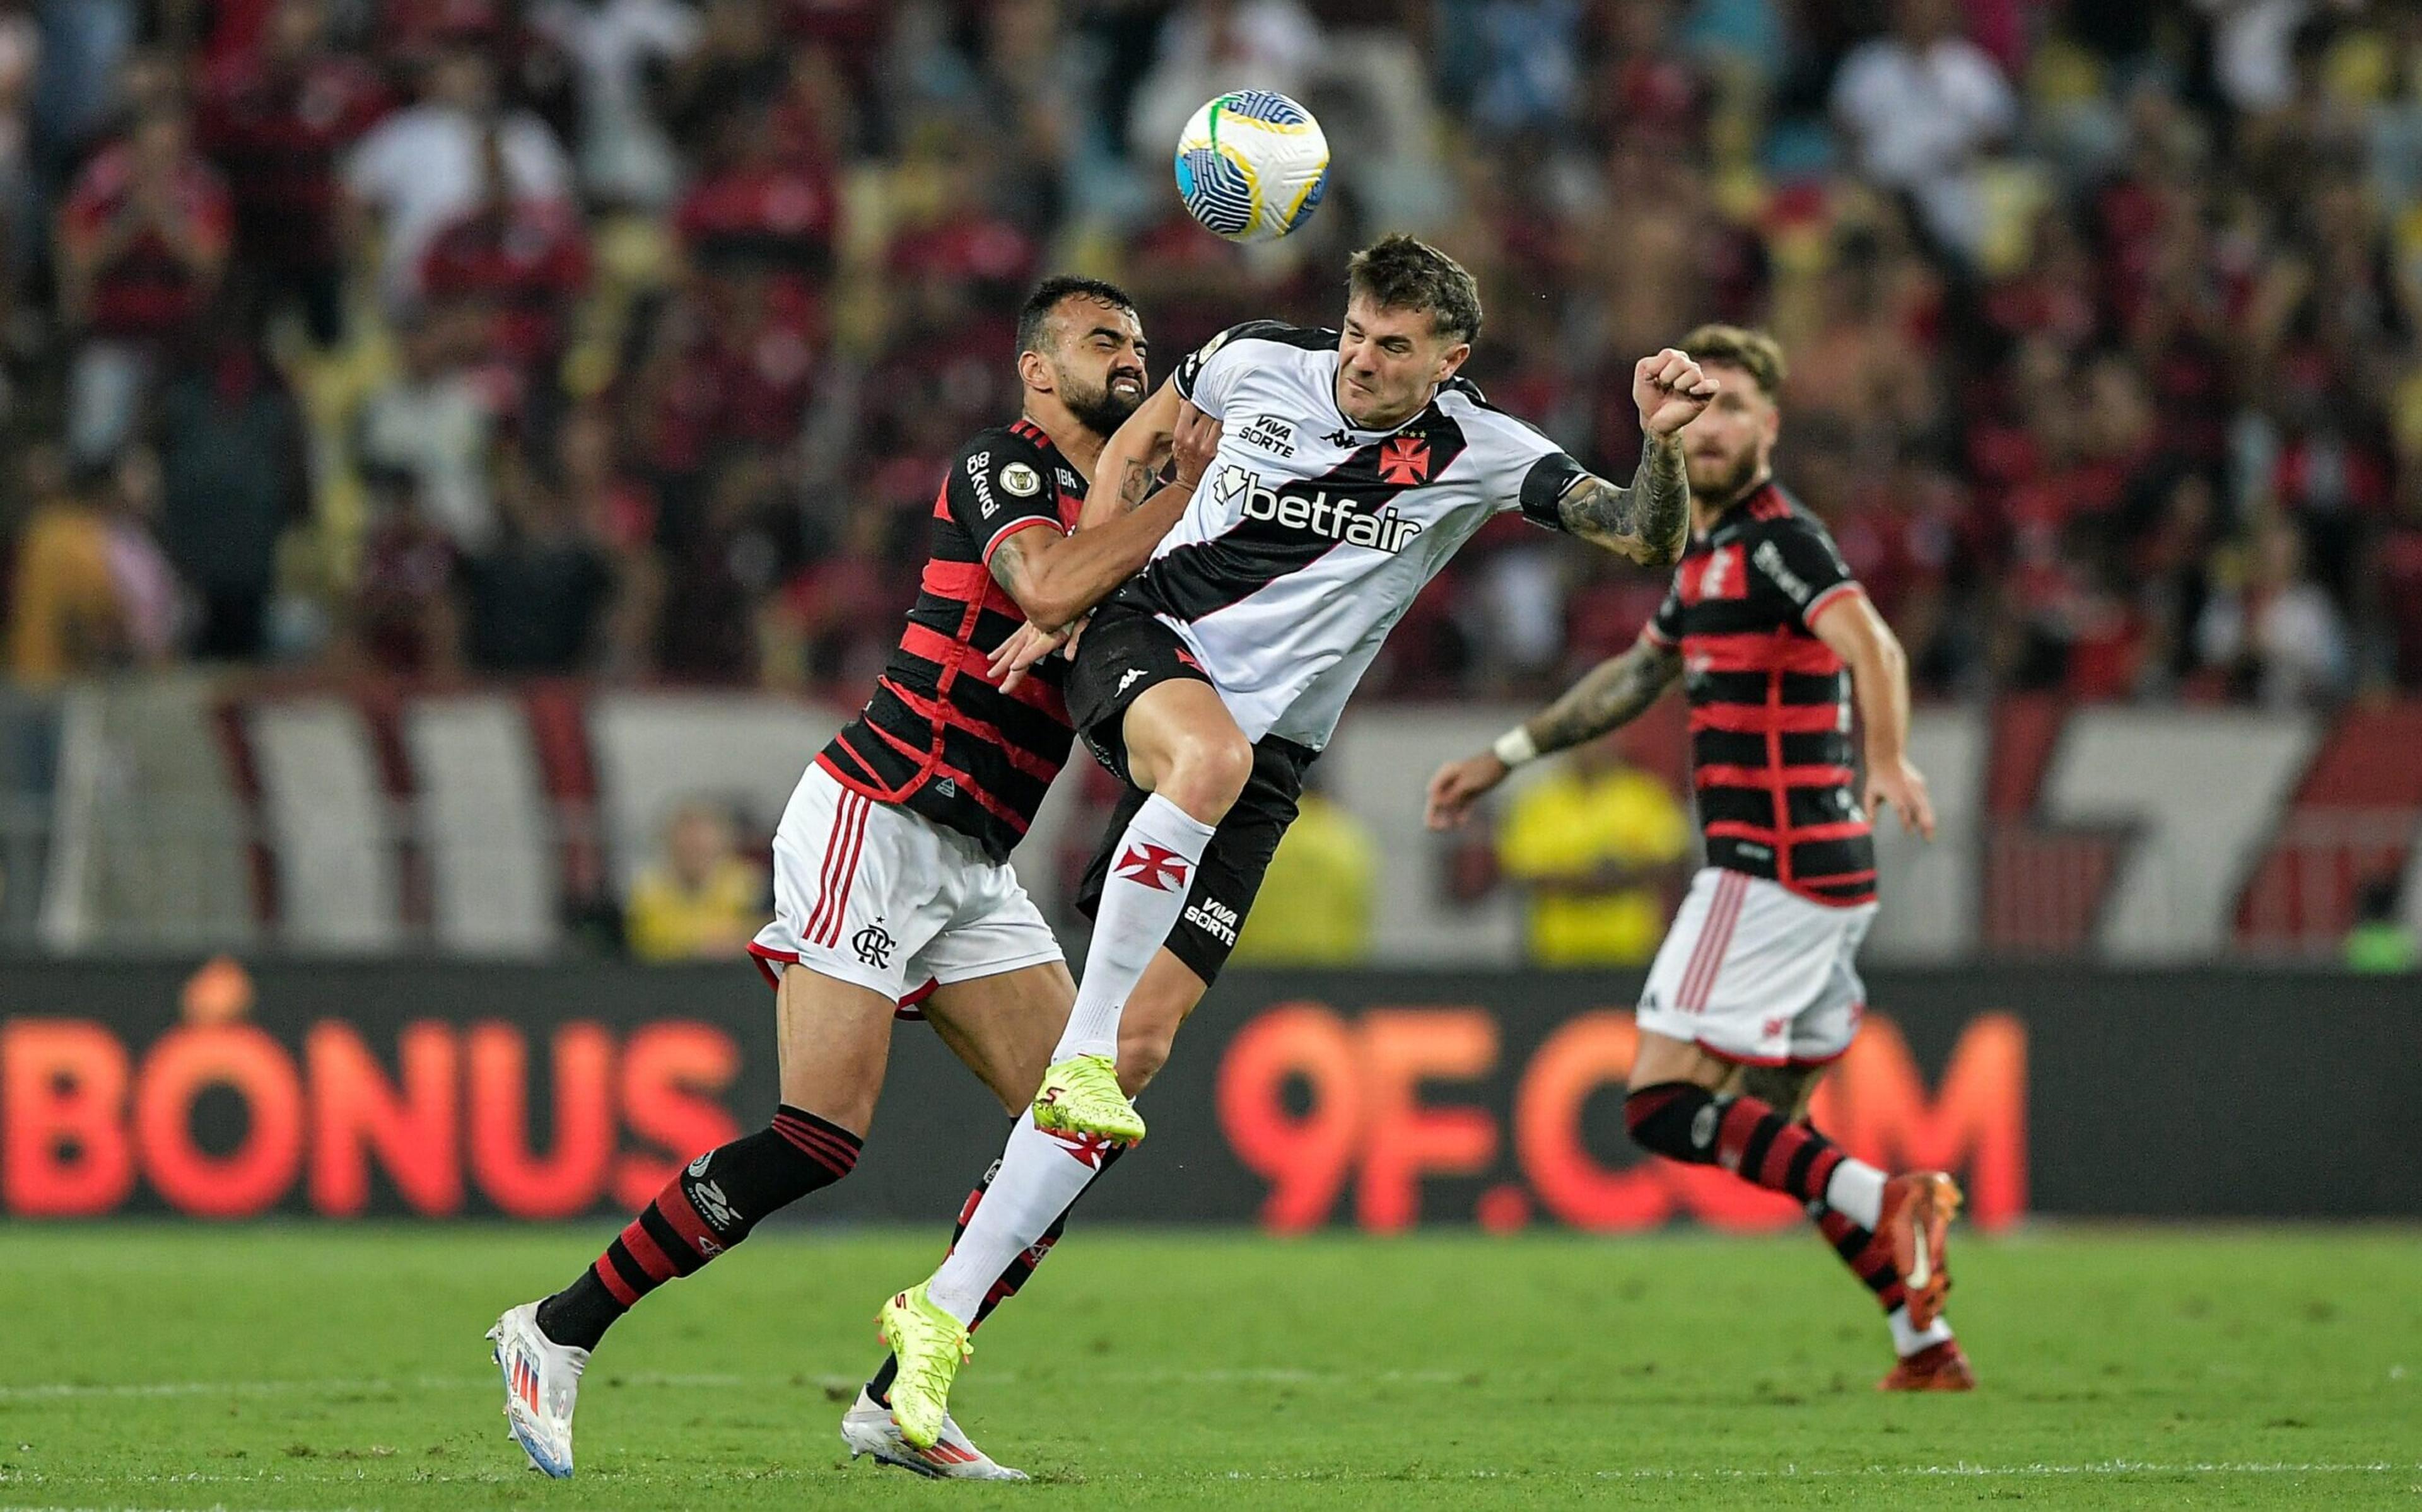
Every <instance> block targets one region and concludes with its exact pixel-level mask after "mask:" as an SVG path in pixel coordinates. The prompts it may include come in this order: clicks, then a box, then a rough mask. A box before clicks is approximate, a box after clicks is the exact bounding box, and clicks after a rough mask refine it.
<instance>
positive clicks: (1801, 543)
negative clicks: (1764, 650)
mask: <svg viewBox="0 0 2422 1512" xmlns="http://www.w3.org/2000/svg"><path fill="white" fill-rule="evenodd" d="M1749 562H1750V566H1751V568H1752V569H1754V570H1755V572H1756V575H1757V581H1758V582H1759V583H1760V584H1761V585H1763V586H1764V587H1766V588H1767V589H1768V590H1769V591H1771V592H1773V593H1776V594H1779V595H1781V596H1782V597H1783V599H1784V600H1785V601H1787V602H1788V603H1789V605H1790V613H1791V615H1792V616H1793V617H1795V618H1797V619H1798V620H1799V621H1800V622H1801V624H1803V625H1805V624H1807V623H1808V622H1809V621H1811V620H1813V619H1815V618H1816V613H1817V611H1818V610H1820V609H1823V608H1824V607H1825V606H1826V605H1827V604H1829V603H1831V602H1832V601H1833V600H1835V599H1837V598H1839V597H1840V596H1841V595H1843V594H1845V593H1848V592H1849V591H1851V590H1853V589H1855V588H1857V587H1858V585H1859V581H1858V579H1856V578H1854V577H1852V576H1851V575H1850V565H1849V564H1848V562H1845V561H1843V560H1842V553H1841V549H1840V548H1839V547H1837V546H1835V545H1834V544H1833V538H1832V535H1831V534H1830V533H1828V532H1827V531H1826V529H1825V527H1824V526H1822V525H1820V524H1818V523H1816V522H1815V521H1813V520H1808V519H1804V518H1801V517H1800V516H1798V515H1794V516H1792V517H1790V518H1788V519H1784V520H1778V521H1776V522H1773V523H1771V524H1769V525H1768V526H1767V527H1766V528H1765V529H1764V530H1762V531H1760V532H1759V533H1758V539H1757V542H1756V544H1754V545H1753V546H1752V547H1750V550H1749Z"/></svg>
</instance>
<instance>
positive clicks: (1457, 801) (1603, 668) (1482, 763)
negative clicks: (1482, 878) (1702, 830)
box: [1424, 630, 1682, 830]
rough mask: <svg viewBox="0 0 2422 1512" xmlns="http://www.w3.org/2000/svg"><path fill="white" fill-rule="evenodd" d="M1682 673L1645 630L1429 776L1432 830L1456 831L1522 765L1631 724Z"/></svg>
mask: <svg viewBox="0 0 2422 1512" xmlns="http://www.w3.org/2000/svg"><path fill="white" fill-rule="evenodd" d="M1681 671H1682V656H1681V653H1680V652H1679V651H1676V650H1675V648H1674V647H1672V646H1671V645H1669V644H1667V643H1666V642H1665V641H1663V640H1661V639H1659V637H1658V635H1657V634H1656V632H1655V631H1646V630H1643V631H1641V632H1640V638H1639V639H1638V640H1636V641H1634V642H1632V643H1631V646H1630V647H1629V649H1628V650H1625V651H1624V652H1622V653H1621V654H1620V655H1617V656H1611V657H1609V658H1607V659H1606V660H1605V661H1603V662H1599V663H1598V664H1597V665H1596V666H1594V667H1592V668H1590V670H1589V671H1588V672H1586V673H1584V674H1583V675H1582V677H1581V680H1580V681H1579V682H1576V683H1574V684H1573V685H1572V686H1571V687H1570V688H1567V689H1566V690H1565V692H1564V694H1563V695H1562V696H1560V697H1559V698H1557V699H1556V701H1555V702H1554V703H1551V704H1549V706H1548V707H1547V708H1545V709H1541V710H1539V712H1537V713H1536V714H1533V715H1532V716H1531V717H1530V718H1529V719H1527V720H1524V721H1523V722H1522V723H1521V724H1519V725H1516V726H1515V727H1514V728H1512V729H1510V730H1507V731H1506V732H1505V733H1504V734H1502V735H1501V736H1499V737H1498V738H1497V743H1496V744H1495V745H1492V746H1490V747H1489V748H1488V749H1487V750H1486V751H1483V752H1481V753H1480V754H1479V755H1477V756H1466V757H1464V758H1463V759H1462V760H1460V761H1450V762H1448V763H1447V764H1446V765H1445V766H1443V767H1440V768H1439V770H1438V772H1437V774H1436V775H1435V776H1433V777H1431V778H1430V788H1429V803H1428V808H1427V812H1426V814H1425V816H1424V817H1425V818H1426V819H1427V820H1428V823H1429V827H1430V828H1431V829H1433V830H1451V829H1454V828H1455V826H1456V825H1458V824H1461V823H1462V822H1463V821H1464V819H1465V818H1467V817H1468V816H1469V815H1470V812H1471V805H1472V804H1473V803H1477V802H1478V801H1479V799H1480V796H1481V795H1482V794H1483V793H1486V792H1487V791H1488V790H1489V789H1490V788H1492V787H1496V786H1497V785H1498V784H1499V783H1501V782H1503V781H1504V780H1505V777H1506V774H1507V773H1508V772H1512V771H1513V770H1514V769H1515V768H1516V767H1518V766H1520V765H1522V764H1523V763H1524V762H1526V761H1532V760H1535V759H1537V758H1538V757H1540V756H1547V755H1549V754H1550V753H1552V752H1556V751H1563V750H1567V749H1570V748H1571V747H1573V746H1576V745H1581V744H1583V743H1584V742H1586V741H1589V740H1596V739H1597V737H1599V736H1601V735H1604V734H1605V733H1606V732H1607V731H1609V730H1612V729H1615V728H1617V727H1619V726H1621V725H1627V724H1628V723H1630V722H1631V721H1632V720H1634V719H1636V718H1638V717H1639V716H1640V714H1641V712H1642V711H1643V709H1647V707H1648V706H1649V705H1651V704H1653V703H1655V702H1656V701H1657V697H1658V694H1661V693H1663V692H1664V691H1665V689H1666V687H1667V685H1668V684H1670V683H1672V682H1673V680H1674V679H1675V678H1676V677H1678V676H1680V674H1681Z"/></svg>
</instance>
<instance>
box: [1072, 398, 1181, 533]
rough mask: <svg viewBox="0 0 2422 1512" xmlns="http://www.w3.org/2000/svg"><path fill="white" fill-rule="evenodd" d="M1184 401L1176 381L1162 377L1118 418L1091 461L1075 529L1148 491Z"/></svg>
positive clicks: (1113, 514) (1102, 521) (1106, 517)
mask: <svg viewBox="0 0 2422 1512" xmlns="http://www.w3.org/2000/svg"><path fill="white" fill-rule="evenodd" d="M1185 404H1186V400H1185V399H1184V397H1181V396H1180V395H1179V394H1178V392H1177V385H1176V384H1175V383H1174V382H1166V383H1163V384H1161V385H1160V387H1159V388H1158V389H1157V390H1156V391H1155V392H1154V394H1153V396H1152V397H1150V398H1148V399H1146V400H1144V401H1143V402H1142V403H1141V404H1140V405H1138V406H1136V412H1135V413H1133V414H1130V415H1128V416H1127V417H1126V419H1125V420H1124V421H1123V422H1122V423H1121V424H1120V426H1119V429H1118V430H1117V432H1116V433H1115V434H1114V435H1112V436H1111V437H1110V439H1109V442H1108V443H1107V444H1104V446H1103V447H1102V455H1101V456H1100V458H1098V459H1097V460H1095V461H1094V463H1093V487H1092V488H1090V489H1088V490H1086V491H1085V508H1084V512H1083V513H1081V514H1079V515H1078V516H1077V529H1078V530H1091V529H1093V527H1095V526H1096V525H1106V524H1108V523H1109V522H1111V521H1113V520H1116V519H1117V518H1119V516H1121V515H1123V514H1126V513H1128V512H1130V511H1132V510H1134V509H1136V508H1138V507H1140V506H1141V505H1142V504H1143V502H1144V501H1145V500H1146V499H1149V498H1151V497H1152V494H1153V491H1154V489H1155V487H1156V484H1157V481H1158V479H1159V477H1160V466H1161V463H1162V462H1164V461H1166V460H1169V449H1170V444H1171V443H1172V441H1173V440H1174V439H1175V437H1176V435H1177V421H1178V416H1179V413H1180V411H1181V410H1182V409H1183V408H1184V407H1185Z"/></svg>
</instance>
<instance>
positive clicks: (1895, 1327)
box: [1884, 1305, 1951, 1360]
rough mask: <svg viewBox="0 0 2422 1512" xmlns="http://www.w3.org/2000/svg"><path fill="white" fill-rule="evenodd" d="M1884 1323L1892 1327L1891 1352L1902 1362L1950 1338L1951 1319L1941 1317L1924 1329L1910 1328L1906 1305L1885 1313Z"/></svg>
mask: <svg viewBox="0 0 2422 1512" xmlns="http://www.w3.org/2000/svg"><path fill="white" fill-rule="evenodd" d="M1884 1321H1885V1322H1886V1323H1889V1324H1891V1325H1892V1335H1893V1351H1894V1352H1895V1353H1896V1354H1898V1355H1899V1356H1900V1357H1901V1358H1902V1359H1904V1360H1906V1359H1908V1358H1909V1357H1910V1356H1911V1355H1913V1354H1915V1353H1916V1352H1917V1351H1918V1350H1920V1349H1925V1348H1932V1347H1933V1346H1935V1345H1938V1344H1942V1343H1945V1342H1947V1341H1948V1340H1949V1339H1950V1337H1951V1319H1949V1318H1947V1317H1941V1316H1937V1317H1936V1318H1935V1319H1934V1321H1933V1322H1932V1323H1930V1324H1928V1325H1927V1327H1925V1328H1922V1329H1918V1328H1911V1326H1910V1322H1909V1308H1908V1307H1907V1306H1906V1305H1903V1306H1900V1307H1895V1308H1894V1309H1893V1310H1892V1311H1891V1312H1889V1313H1886V1314H1885V1315H1884Z"/></svg>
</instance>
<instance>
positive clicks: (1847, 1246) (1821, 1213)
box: [1808, 1202, 1909, 1316]
mask: <svg viewBox="0 0 2422 1512" xmlns="http://www.w3.org/2000/svg"><path fill="white" fill-rule="evenodd" d="M1808 1216H1809V1217H1810V1218H1812V1219H1814V1220H1816V1232H1818V1233H1820V1234H1822V1235H1824V1236H1825V1242H1826V1243H1828V1244H1831V1245H1832V1246H1833V1253H1834V1254H1835V1255H1840V1256H1841V1257H1842V1263H1843V1264H1844V1265H1847V1266H1848V1267H1849V1268H1850V1274H1852V1275H1854V1276H1856V1277H1858V1278H1859V1284H1860V1285H1861V1286H1864V1287H1866V1288H1867V1289H1868V1290H1869V1291H1872V1292H1874V1293H1875V1294H1876V1301H1877V1302H1880V1303H1882V1304H1883V1310H1884V1313H1885V1315H1886V1316H1890V1315H1891V1314H1892V1312H1893V1311H1894V1310H1895V1309H1896V1308H1898V1307H1899V1306H1900V1305H1901V1304H1902V1303H1903V1302H1907V1301H1909V1289H1908V1288H1907V1287H1906V1286H1902V1285H1901V1280H1900V1271H1899V1270H1898V1269H1897V1268H1896V1267H1895V1266H1894V1264H1893V1257H1892V1247H1891V1246H1890V1245H1888V1244H1886V1243H1884V1242H1883V1241H1882V1240H1881V1239H1878V1238H1877V1237H1876V1236H1875V1234H1874V1233H1873V1231H1871V1230H1868V1229H1864V1228H1861V1227H1860V1226H1859V1225H1858V1224H1856V1223H1854V1222H1852V1221H1851V1220H1849V1219H1848V1218H1845V1217H1843V1216H1842V1215H1841V1214H1840V1213H1837V1212H1835V1211H1833V1209H1832V1208H1828V1207H1826V1206H1825V1205H1824V1204H1823V1203H1821V1202H1812V1203H1810V1204H1809V1205H1808Z"/></svg>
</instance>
